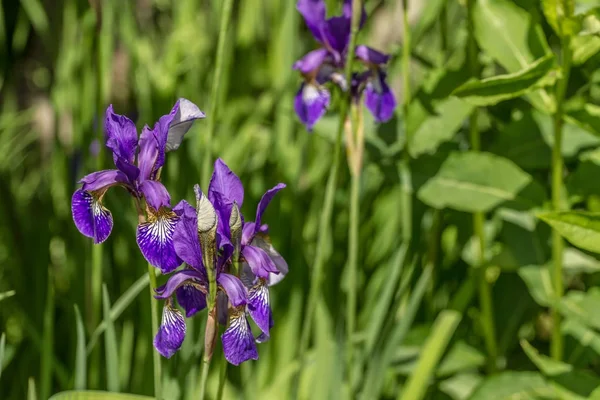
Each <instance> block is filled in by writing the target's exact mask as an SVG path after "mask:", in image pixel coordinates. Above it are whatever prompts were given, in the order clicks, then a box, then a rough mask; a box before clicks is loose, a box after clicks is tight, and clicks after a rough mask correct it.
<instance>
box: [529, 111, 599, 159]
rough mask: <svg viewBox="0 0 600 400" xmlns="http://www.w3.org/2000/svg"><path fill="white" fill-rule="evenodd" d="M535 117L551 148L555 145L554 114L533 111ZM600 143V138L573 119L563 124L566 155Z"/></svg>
mask: <svg viewBox="0 0 600 400" xmlns="http://www.w3.org/2000/svg"><path fill="white" fill-rule="evenodd" d="M532 116H533V119H534V120H535V121H536V123H537V125H538V127H539V130H540V132H541V133H542V136H543V137H544V140H545V141H546V143H548V146H549V147H550V148H552V147H553V145H554V122H553V121H552V116H550V115H548V114H544V113H542V112H540V111H537V110H535V111H533V112H532ZM599 144H600V138H599V137H598V136H595V135H594V134H593V133H590V132H589V131H588V130H586V129H585V128H582V127H580V126H578V125H575V124H573V123H572V119H571V118H569V119H567V121H566V123H565V124H564V125H563V143H562V150H561V153H562V154H563V156H564V157H574V156H575V155H576V154H577V152H579V151H580V150H581V149H584V148H586V147H591V146H597V145H599Z"/></svg>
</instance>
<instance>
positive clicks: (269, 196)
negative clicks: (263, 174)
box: [254, 183, 285, 233]
mask: <svg viewBox="0 0 600 400" xmlns="http://www.w3.org/2000/svg"><path fill="white" fill-rule="evenodd" d="M283 188H285V183H278V184H277V185H275V186H274V187H272V188H271V189H269V190H267V191H266V192H265V194H263V196H262V197H261V199H260V201H259V203H258V207H257V208H256V221H254V224H255V225H254V233H256V232H258V230H259V229H260V227H261V219H262V215H263V213H264V212H265V210H266V209H267V206H268V205H269V203H270V202H271V200H273V197H275V195H276V194H277V192H279V191H280V190H281V189H283Z"/></svg>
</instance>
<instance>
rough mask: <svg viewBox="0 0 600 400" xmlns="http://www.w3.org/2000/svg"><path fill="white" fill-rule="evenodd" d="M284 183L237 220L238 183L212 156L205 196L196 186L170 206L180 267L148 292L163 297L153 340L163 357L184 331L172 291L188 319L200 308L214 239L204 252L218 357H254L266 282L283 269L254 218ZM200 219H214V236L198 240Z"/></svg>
mask: <svg viewBox="0 0 600 400" xmlns="http://www.w3.org/2000/svg"><path fill="white" fill-rule="evenodd" d="M284 187H285V185H284V184H279V185H277V186H275V187H274V188H272V189H270V190H269V191H267V192H266V193H265V194H264V195H263V197H262V199H261V201H260V203H259V206H258V210H257V212H256V223H254V222H249V223H244V219H243V216H242V215H241V214H240V212H239V207H240V206H241V204H242V203H243V200H244V188H243V186H242V183H241V181H240V179H239V178H238V177H237V176H236V175H235V174H234V173H233V172H232V171H231V170H230V169H229V168H228V167H227V165H226V164H225V163H224V162H223V161H222V160H221V159H218V160H217V161H216V162H215V170H214V173H213V176H212V178H211V181H210V184H209V189H208V196H205V195H204V194H203V193H202V192H201V191H200V189H199V187H198V186H196V188H195V191H196V200H197V204H198V205H199V206H198V207H197V209H195V208H194V207H192V206H191V205H190V204H188V203H187V202H185V201H181V202H180V203H179V204H178V205H177V206H176V207H175V208H174V209H173V211H174V212H175V213H176V214H177V215H178V216H179V221H178V223H177V225H176V227H175V233H174V245H175V251H176V253H177V255H178V256H179V257H180V258H181V259H182V260H183V261H184V262H185V263H186V264H187V266H186V267H185V268H184V269H183V270H180V271H177V272H175V273H174V274H173V275H172V276H171V278H170V279H169V280H168V282H167V283H166V285H164V286H163V287H162V288H159V289H158V290H157V293H158V294H157V296H156V297H157V298H161V299H166V302H165V307H164V311H163V319H162V324H161V327H160V328H159V331H158V333H157V335H156V337H155V339H154V346H155V347H156V349H157V350H158V351H159V353H160V354H162V355H163V356H164V357H167V358H168V357H171V356H172V355H173V354H174V353H175V352H176V351H177V350H178V349H179V347H180V346H181V344H182V343H183V339H184V337H185V320H184V317H183V314H182V313H181V312H179V311H178V310H177V309H176V308H174V307H173V303H172V296H173V294H175V296H176V298H177V302H178V303H179V305H180V306H181V307H182V308H183V309H184V310H185V314H186V317H188V318H189V317H191V316H193V315H194V314H196V313H197V312H198V311H200V310H202V309H204V308H206V307H207V303H208V295H209V290H210V288H209V277H208V275H209V274H208V271H207V266H206V259H207V258H206V250H207V247H212V246H214V247H215V249H216V251H215V252H211V254H215V261H214V263H213V264H214V268H215V273H216V282H217V286H218V293H217V300H218V301H217V304H216V307H217V311H216V312H217V315H218V316H219V318H218V320H219V323H221V324H222V325H227V329H226V330H225V332H224V333H223V335H222V336H221V341H222V343H223V352H224V353H225V358H226V359H227V361H228V362H230V363H231V364H234V365H239V364H240V363H242V362H244V361H247V360H250V359H252V360H256V359H258V351H257V349H256V342H262V341H264V340H266V339H268V337H269V330H270V328H271V327H272V326H273V317H272V313H271V307H270V300H269V289H268V286H270V285H272V284H275V283H277V282H279V281H280V280H281V279H282V278H283V276H284V275H285V274H286V273H287V272H288V266H287V263H286V262H285V260H284V259H283V257H281V255H280V254H279V253H278V252H277V251H276V250H275V249H274V248H273V246H272V245H271V244H270V240H269V239H268V236H267V231H268V229H267V226H266V225H261V220H262V214H263V213H264V211H265V209H266V207H267V205H268V204H269V202H270V201H271V199H272V198H273V196H274V195H275V194H276V193H277V192H278V191H279V190H281V189H283V188H284ZM205 221H215V222H214V223H216V224H217V225H216V237H215V241H214V243H207V242H206V241H203V240H204V239H203V236H202V234H201V233H199V230H200V226H203V225H205ZM209 225H211V224H208V225H207V226H209ZM256 227H258V228H256ZM203 250H204V251H205V253H203ZM203 257H204V258H203ZM211 258H212V257H211ZM209 262H211V263H212V260H211V261H209ZM236 267H239V269H238V268H236ZM208 268H210V267H208ZM237 275H239V277H238V276H237ZM247 315H250V317H251V318H252V319H253V320H254V322H255V323H256V325H257V326H258V328H259V329H260V330H261V334H260V335H259V336H258V337H257V338H255V337H254V336H253V334H252V331H251V328H250V324H249V322H248V319H247Z"/></svg>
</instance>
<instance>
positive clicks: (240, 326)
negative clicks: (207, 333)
mask: <svg viewBox="0 0 600 400" xmlns="http://www.w3.org/2000/svg"><path fill="white" fill-rule="evenodd" d="M221 341H222V342H223V352H224V353H225V359H226V360H227V361H228V362H229V363H230V364H233V365H240V364H241V363H243V362H244V361H247V360H258V351H257V350H256V343H255V342H254V336H252V330H250V324H249V323H248V320H247V319H246V314H245V313H244V310H243V308H242V309H234V311H233V312H232V314H231V315H230V318H229V326H228V327H227V329H226V330H225V332H223V335H221Z"/></svg>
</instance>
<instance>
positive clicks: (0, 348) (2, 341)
mask: <svg viewBox="0 0 600 400" xmlns="http://www.w3.org/2000/svg"><path fill="white" fill-rule="evenodd" d="M5 347H6V334H5V333H3V334H2V336H0V377H2V366H3V365H4V349H5Z"/></svg>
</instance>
